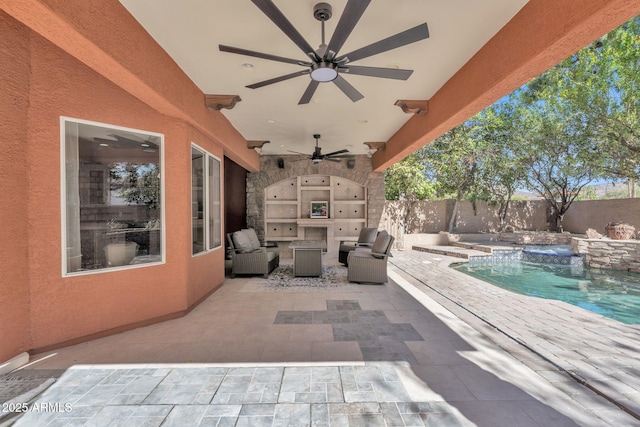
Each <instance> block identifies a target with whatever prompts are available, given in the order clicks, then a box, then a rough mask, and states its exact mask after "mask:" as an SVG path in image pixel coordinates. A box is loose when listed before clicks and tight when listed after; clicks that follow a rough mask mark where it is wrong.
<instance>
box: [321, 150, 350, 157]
mask: <svg viewBox="0 0 640 427" xmlns="http://www.w3.org/2000/svg"><path fill="white" fill-rule="evenodd" d="M348 152H349V150H347V149H346V148H344V149H342V150H338V151H332V152H331V153H327V154H325V155H324V156H325V157H329V156H335V155H336V154H342V153H348Z"/></svg>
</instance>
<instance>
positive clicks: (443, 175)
mask: <svg viewBox="0 0 640 427" xmlns="http://www.w3.org/2000/svg"><path fill="white" fill-rule="evenodd" d="M478 126H479V124H478V123H477V122H475V121H472V120H469V121H467V122H465V123H463V124H461V125H459V126H457V127H455V128H453V129H452V130H450V131H449V132H447V133H446V134H444V135H442V136H441V137H439V138H437V139H436V140H435V141H434V142H432V143H431V144H429V145H427V146H426V147H424V149H423V152H422V154H423V156H424V161H425V165H426V173H427V176H429V177H430V178H431V180H432V181H434V182H435V184H436V191H437V194H438V195H439V196H441V197H442V196H445V195H453V197H454V198H455V204H454V207H453V213H452V215H451V219H450V221H449V226H448V230H449V232H452V231H453V230H454V228H455V225H456V221H457V217H458V209H459V205H460V201H461V200H462V199H464V198H465V197H467V196H469V195H472V196H473V195H474V194H475V189H476V183H477V178H478V174H479V170H478V166H479V164H480V159H481V157H482V155H483V150H484V149H485V143H484V140H483V139H482V138H478V132H479V131H480V128H479V127H478Z"/></svg>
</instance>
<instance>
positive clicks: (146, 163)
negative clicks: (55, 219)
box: [61, 117, 164, 275]
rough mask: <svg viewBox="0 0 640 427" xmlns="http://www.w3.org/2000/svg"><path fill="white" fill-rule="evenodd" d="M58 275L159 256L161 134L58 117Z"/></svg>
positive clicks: (152, 260)
mask: <svg viewBox="0 0 640 427" xmlns="http://www.w3.org/2000/svg"><path fill="white" fill-rule="evenodd" d="M61 133H62V135H61V138H62V159H63V171H62V181H63V182H62V211H63V215H62V218H63V224H62V229H63V239H62V240H63V274H64V275H67V274H76V273H87V272H96V271H98V270H105V269H112V268H122V267H125V266H132V265H133V266H139V265H143V264H152V263H159V262H163V261H164V250H163V247H164V244H163V240H164V232H163V229H164V228H163V221H162V218H163V206H162V194H163V182H162V174H161V169H162V144H163V136H162V135H160V134H156V133H150V132H145V131H139V130H135V129H127V128H122V127H116V126H111V125H106V124H101V123H94V122H86V121H82V120H76V119H70V118H65V117H63V118H61Z"/></svg>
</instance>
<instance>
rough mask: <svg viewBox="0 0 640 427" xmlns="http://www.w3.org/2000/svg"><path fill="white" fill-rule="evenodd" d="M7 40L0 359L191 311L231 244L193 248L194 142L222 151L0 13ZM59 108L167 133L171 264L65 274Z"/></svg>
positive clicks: (1, 46)
mask: <svg viewBox="0 0 640 427" xmlns="http://www.w3.org/2000/svg"><path fill="white" fill-rule="evenodd" d="M0 40H1V41H0V59H1V62H2V64H3V66H2V67H0V95H1V96H0V111H1V112H2V114H3V125H2V126H1V127H0V128H1V129H2V130H1V132H2V133H1V134H0V137H1V138H2V139H1V143H2V148H3V156H2V157H1V158H0V173H1V174H2V175H1V176H0V178H1V179H0V189H2V190H3V191H2V193H3V196H4V200H3V201H4V203H3V204H2V205H0V219H2V222H3V224H5V225H10V226H6V227H3V228H2V231H0V238H1V245H0V251H1V253H0V254H1V255H2V260H3V261H2V275H1V276H2V277H1V279H0V280H1V282H0V298H1V299H2V301H1V302H2V307H3V309H2V310H0V362H1V361H3V360H7V359H10V358H12V357H13V356H15V355H17V354H19V353H20V352H22V351H39V350H45V349H49V348H53V347H56V346H59V345H62V344H65V343H70V342H76V341H78V340H82V339H84V338H88V337H95V336H100V335H102V334H108V333H111V332H115V331H120V330H124V329H127V328H130V327H135V326H139V325H142V324H148V323H152V322H154V321H158V320H163V319H167V318H172V317H177V316H180V315H182V314H184V313H185V312H186V310H188V309H190V308H191V307H192V306H193V305H194V304H195V303H197V302H198V301H200V300H201V299H202V298H203V297H205V296H206V295H208V294H209V293H210V292H212V291H213V290H214V289H215V288H216V287H218V286H220V285H221V284H222V282H223V280H224V248H223V247H221V248H219V249H217V250H215V251H212V252H210V253H206V254H202V255H199V256H196V257H193V256H192V255H191V240H192V239H191V191H190V189H191V143H192V142H193V143H196V144H197V145H199V146H200V147H202V148H204V149H205V150H207V151H209V152H210V153H211V154H213V155H215V156H217V157H218V158H219V159H220V160H221V165H222V164H223V162H222V160H223V157H224V153H225V152H224V148H223V147H222V146H220V145H219V144H217V141H214V140H213V138H211V137H210V135H208V134H207V133H205V132H201V131H200V130H199V129H198V128H196V127H194V126H192V125H191V124H190V123H187V122H185V121H183V120H180V119H177V118H175V117H169V116H166V115H163V114H160V113H159V112H158V111H157V110H156V109H154V108H152V107H150V106H149V105H147V104H146V103H143V102H141V100H139V99H137V98H136V97H134V96H132V95H131V94H130V93H128V92H127V91H125V90H123V89H122V88H121V87H119V86H117V85H115V84H114V83H113V82H112V81H110V80H109V79H106V78H105V77H104V76H102V75H101V74H99V73H96V72H95V71H94V70H92V69H91V68H89V67H87V66H86V65H85V64H83V63H82V62H81V61H79V60H77V59H76V58H74V57H73V56H71V55H69V54H68V53H66V52H64V51H63V50H61V49H59V48H58V47H57V46H55V45H53V44H52V43H50V42H49V41H48V40H46V39H44V38H42V37H41V36H39V35H38V34H36V33H34V32H32V31H30V30H29V29H27V28H26V27H24V26H22V25H21V24H18V23H17V22H15V21H14V20H13V19H12V18H9V17H7V16H6V15H4V14H3V13H2V12H0ZM61 116H67V117H73V118H78V119H82V120H90V121H96V122H101V123H107V124H112V125H116V126H124V127H130V128H135V129H141V130H146V131H151V132H157V133H161V134H163V135H164V137H165V144H164V168H163V169H162V175H163V178H164V182H165V199H164V205H165V227H166V247H165V253H166V263H165V264H162V265H155V266H145V267H140V268H133V269H127V270H120V271H101V272H94V273H93V274H88V275H78V276H74V277H65V278H63V277H62V271H61V270H62V267H61V263H62V248H61V236H62V226H61V207H60V206H61V199H60V194H61V190H60V176H61V159H60V117H61ZM222 173H224V169H222ZM222 196H224V194H223V195H222ZM222 209H224V204H223V205H222Z"/></svg>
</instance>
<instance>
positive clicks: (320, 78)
mask: <svg viewBox="0 0 640 427" xmlns="http://www.w3.org/2000/svg"><path fill="white" fill-rule="evenodd" d="M336 77H338V70H337V69H336V65H335V64H333V63H331V62H325V61H322V62H316V63H314V64H313V67H312V69H311V78H312V79H313V80H315V81H317V82H321V83H323V82H330V81H332V80H335V78H336Z"/></svg>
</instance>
